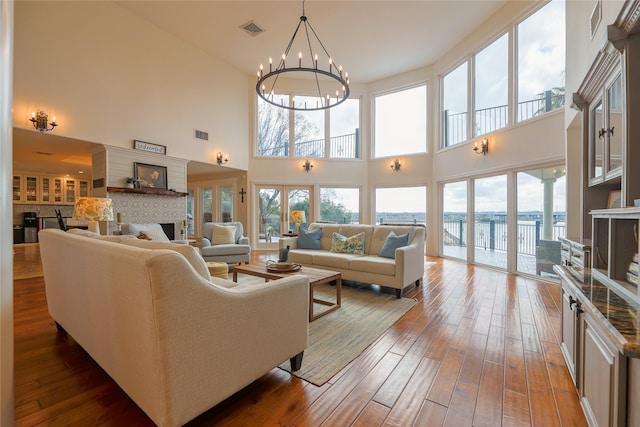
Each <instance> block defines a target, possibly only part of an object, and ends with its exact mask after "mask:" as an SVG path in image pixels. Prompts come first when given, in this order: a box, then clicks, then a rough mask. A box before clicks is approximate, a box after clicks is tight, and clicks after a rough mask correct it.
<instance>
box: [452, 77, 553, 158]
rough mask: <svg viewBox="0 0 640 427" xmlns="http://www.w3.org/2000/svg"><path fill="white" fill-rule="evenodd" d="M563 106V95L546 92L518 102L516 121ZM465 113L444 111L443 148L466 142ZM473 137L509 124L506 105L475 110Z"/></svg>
mask: <svg viewBox="0 0 640 427" xmlns="http://www.w3.org/2000/svg"><path fill="white" fill-rule="evenodd" d="M563 105H564V94H555V95H554V94H553V92H552V91H550V90H547V91H545V92H544V96H541V97H539V98H536V99H532V100H529V101H522V102H518V105H517V110H518V121H519V122H521V121H524V120H528V119H532V118H534V117H537V116H539V115H541V114H544V113H547V112H549V111H552V110H555V109H557V108H560V107H562V106H563ZM467 116H468V115H467V112H466V111H465V112H462V113H453V114H452V113H450V112H449V110H445V111H444V116H443V123H442V129H443V133H444V146H445V147H448V146H450V145H454V144H458V143H460V142H463V141H466V140H467V139H469V138H468V136H467V133H468V131H467ZM474 120H475V122H474V124H473V126H474V135H484V134H486V133H489V132H493V131H495V130H498V129H502V128H504V127H506V126H507V125H508V124H509V109H508V106H507V105H498V106H496V107H491V108H484V109H481V110H476V111H475V113H474Z"/></svg>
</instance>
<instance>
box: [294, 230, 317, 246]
mask: <svg viewBox="0 0 640 427" xmlns="http://www.w3.org/2000/svg"><path fill="white" fill-rule="evenodd" d="M320 237H322V228H316V229H315V230H313V231H308V230H304V229H302V228H301V229H300V230H298V249H320Z"/></svg>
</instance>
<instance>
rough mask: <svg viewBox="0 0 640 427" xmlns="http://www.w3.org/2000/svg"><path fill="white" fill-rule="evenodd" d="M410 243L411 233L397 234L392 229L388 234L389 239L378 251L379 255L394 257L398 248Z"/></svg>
mask: <svg viewBox="0 0 640 427" xmlns="http://www.w3.org/2000/svg"><path fill="white" fill-rule="evenodd" d="M408 244H409V233H407V234H400V235H399V236H398V235H396V233H394V232H393V231H390V232H389V234H388V235H387V239H386V240H385V241H384V245H383V246H382V249H380V252H379V253H378V256H379V257H384V258H393V259H395V257H396V249H398V248H401V247H403V246H407V245H408Z"/></svg>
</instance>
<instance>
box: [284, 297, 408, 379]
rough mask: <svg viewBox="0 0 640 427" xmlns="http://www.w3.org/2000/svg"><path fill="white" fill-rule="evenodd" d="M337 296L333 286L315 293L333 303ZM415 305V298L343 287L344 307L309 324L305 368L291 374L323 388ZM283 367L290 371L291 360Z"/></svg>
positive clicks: (303, 365)
mask: <svg viewBox="0 0 640 427" xmlns="http://www.w3.org/2000/svg"><path fill="white" fill-rule="evenodd" d="M335 293H336V292H335V288H334V287H333V286H330V285H321V286H318V287H316V290H315V294H316V295H317V296H319V297H320V298H322V299H330V300H333V301H335ZM415 304H416V301H415V300H413V299H409V298H401V299H398V298H396V297H395V295H391V294H384V293H380V292H379V291H378V290H376V289H371V288H357V287H352V286H343V287H342V306H341V307H340V308H339V309H338V310H335V311H333V312H331V313H329V314H327V315H326V316H323V317H321V318H319V319H317V320H315V321H313V322H311V323H309V348H307V349H306V350H305V352H304V358H303V360H302V368H301V369H300V370H299V371H296V372H292V374H293V375H295V376H297V377H300V378H302V379H304V380H306V381H309V382H310V383H313V384H315V385H317V386H321V385H323V384H324V383H326V382H327V381H329V380H330V379H331V378H332V377H333V376H334V375H335V374H337V373H338V372H340V370H342V368H344V367H345V366H347V364H349V362H351V361H352V360H353V359H355V358H356V357H358V356H359V355H360V353H362V352H363V351H364V350H365V349H366V348H367V347H368V346H369V345H370V344H371V343H373V342H374V341H375V340H377V339H378V337H380V336H381V335H382V334H383V333H384V332H385V331H386V330H387V329H389V327H391V325H393V324H394V323H395V322H396V321H398V319H400V318H401V317H402V316H403V315H404V314H405V313H406V312H407V311H409V310H410V309H411V307H413V306H414V305H415ZM322 307H323V306H318V307H316V308H317V309H318V310H321V309H322ZM280 368H281V369H284V370H286V371H289V372H291V367H290V366H289V361H287V362H285V363H283V364H282V365H280Z"/></svg>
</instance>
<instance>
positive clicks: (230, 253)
mask: <svg viewBox="0 0 640 427" xmlns="http://www.w3.org/2000/svg"><path fill="white" fill-rule="evenodd" d="M216 227H235V233H234V236H233V239H232V240H233V241H232V242H231V241H229V242H227V243H216V240H217V239H215V238H214V233H216ZM202 235H203V237H202V257H203V258H204V260H205V261H215V262H226V263H227V264H236V263H242V262H244V263H247V264H248V263H249V261H250V260H251V245H250V244H249V238H248V237H246V236H244V227H243V226H242V223H241V222H205V223H204V225H203V227H202Z"/></svg>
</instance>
